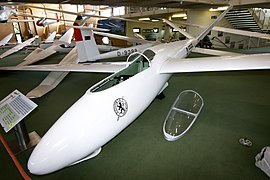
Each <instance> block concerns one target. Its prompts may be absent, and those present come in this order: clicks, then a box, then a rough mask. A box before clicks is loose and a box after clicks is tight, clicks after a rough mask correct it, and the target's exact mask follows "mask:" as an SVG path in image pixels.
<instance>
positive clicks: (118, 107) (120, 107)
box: [113, 98, 128, 118]
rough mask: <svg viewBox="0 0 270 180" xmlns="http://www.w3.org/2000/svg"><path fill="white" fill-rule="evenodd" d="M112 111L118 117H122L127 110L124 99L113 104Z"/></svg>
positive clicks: (119, 99)
mask: <svg viewBox="0 0 270 180" xmlns="http://www.w3.org/2000/svg"><path fill="white" fill-rule="evenodd" d="M113 110H114V112H115V114H116V115H117V116H118V118H119V117H123V116H124V115H125V114H126V113H127V110H128V104H127V101H126V100H125V99H124V98H118V99H116V100H115V101H114V103H113Z"/></svg>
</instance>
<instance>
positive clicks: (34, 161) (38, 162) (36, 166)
mask: <svg viewBox="0 0 270 180" xmlns="http://www.w3.org/2000/svg"><path fill="white" fill-rule="evenodd" d="M48 163H49V162H48V161H46V159H41V156H40V155H38V154H37V153H32V154H31V156H30V158H29V160H28V164H27V167H28V170H29V171H30V173H32V174H36V175H43V174H47V173H48V172H47V170H46V168H44V167H46V165H48Z"/></svg>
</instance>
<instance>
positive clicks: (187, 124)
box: [163, 90, 204, 141]
mask: <svg viewBox="0 0 270 180" xmlns="http://www.w3.org/2000/svg"><path fill="white" fill-rule="evenodd" d="M203 104H204V102H203V99H202V97H201V96H200V95H199V94H198V93H197V92H195V91H192V90H185V91H183V92H181V93H180V94H179V95H178V97H177V98H176V100H175V102H174V103H173V105H172V107H171V109H170V111H169V113H168V115H167V117H166V119H165V121H164V124H163V135H164V138H165V139H166V140H168V141H175V140H178V139H179V138H181V137H182V136H184V135H185V133H187V131H188V130H189V129H190V128H191V126H192V125H193V123H194V122H195V120H196V119H197V117H198V115H199V114H200V112H201V109H202V107H203Z"/></svg>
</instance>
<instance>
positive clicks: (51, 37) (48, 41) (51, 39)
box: [45, 31, 56, 43]
mask: <svg viewBox="0 0 270 180" xmlns="http://www.w3.org/2000/svg"><path fill="white" fill-rule="evenodd" d="M55 36H56V31H54V32H53V33H51V34H50V36H49V37H48V38H47V39H46V40H45V43H50V42H53V40H54V38H55Z"/></svg>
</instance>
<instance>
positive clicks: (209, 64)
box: [160, 53, 270, 73]
mask: <svg viewBox="0 0 270 180" xmlns="http://www.w3.org/2000/svg"><path fill="white" fill-rule="evenodd" d="M258 69H270V54H269V53H266V54H252V55H240V56H223V57H203V58H186V59H177V58H170V59H168V60H167V61H165V62H164V64H163V65H162V67H161V69H160V73H186V72H210V71H238V70H258Z"/></svg>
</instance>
